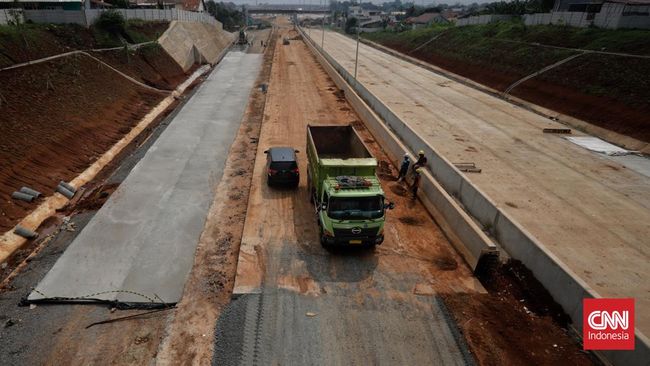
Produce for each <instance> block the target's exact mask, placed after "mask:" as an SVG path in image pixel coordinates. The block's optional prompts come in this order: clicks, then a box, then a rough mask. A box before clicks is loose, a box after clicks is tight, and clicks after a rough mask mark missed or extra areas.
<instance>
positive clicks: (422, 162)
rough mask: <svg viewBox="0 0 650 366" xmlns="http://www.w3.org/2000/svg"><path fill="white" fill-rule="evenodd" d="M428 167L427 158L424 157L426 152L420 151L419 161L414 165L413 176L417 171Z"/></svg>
mask: <svg viewBox="0 0 650 366" xmlns="http://www.w3.org/2000/svg"><path fill="white" fill-rule="evenodd" d="M426 165H427V157H426V156H424V151H422V150H420V151H418V160H417V161H416V162H415V164H413V174H415V170H416V169H418V168H423V167H425V166H426Z"/></svg>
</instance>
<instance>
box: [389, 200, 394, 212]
mask: <svg viewBox="0 0 650 366" xmlns="http://www.w3.org/2000/svg"><path fill="white" fill-rule="evenodd" d="M394 208H395V202H388V209H389V210H392V209H394Z"/></svg>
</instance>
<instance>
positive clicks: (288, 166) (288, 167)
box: [271, 161, 298, 170]
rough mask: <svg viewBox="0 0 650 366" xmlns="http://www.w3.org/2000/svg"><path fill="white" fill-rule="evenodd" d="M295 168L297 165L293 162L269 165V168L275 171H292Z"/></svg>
mask: <svg viewBox="0 0 650 366" xmlns="http://www.w3.org/2000/svg"><path fill="white" fill-rule="evenodd" d="M297 167H298V165H297V164H296V162H295V161H275V162H272V163H271V168H272V169H276V170H292V169H296V168H297Z"/></svg>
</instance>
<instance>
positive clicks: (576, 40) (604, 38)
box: [364, 21, 650, 55]
mask: <svg viewBox="0 0 650 366" xmlns="http://www.w3.org/2000/svg"><path fill="white" fill-rule="evenodd" d="M449 28H450V27H446V26H436V27H433V28H424V29H417V30H412V31H407V32H402V33H392V32H379V33H368V34H364V37H366V38H368V39H370V40H374V41H378V42H382V43H383V42H400V43H408V44H409V45H412V46H413V48H415V47H417V46H419V45H421V44H422V43H424V42H426V41H427V40H429V39H431V38H432V37H434V36H435V35H437V34H439V33H441V32H445V35H443V36H441V37H440V38H439V39H438V40H437V41H436V42H434V43H454V44H459V45H462V44H466V45H467V46H477V45H480V44H494V45H495V46H496V42H502V43H504V42H507V41H521V42H529V43H541V44H545V45H552V46H560V47H571V48H582V49H588V50H605V51H611V52H625V53H634V54H642V55H650V42H648V39H650V31H648V30H637V29H617V30H609V29H599V28H574V27H567V26H556V25H536V26H526V25H524V23H523V22H521V21H512V22H497V23H491V24H485V25H474V26H466V27H453V26H452V27H451V29H449Z"/></svg>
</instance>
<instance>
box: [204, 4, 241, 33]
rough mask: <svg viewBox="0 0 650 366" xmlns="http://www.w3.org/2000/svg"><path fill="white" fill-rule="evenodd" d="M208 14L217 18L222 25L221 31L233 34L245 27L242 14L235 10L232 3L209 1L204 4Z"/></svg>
mask: <svg viewBox="0 0 650 366" xmlns="http://www.w3.org/2000/svg"><path fill="white" fill-rule="evenodd" d="M205 7H206V10H207V12H208V13H210V15H212V16H213V17H215V18H217V20H218V21H220V22H221V24H223V29H225V30H227V31H230V32H233V31H236V30H238V29H240V28H241V27H243V26H245V25H246V17H245V16H244V13H243V12H241V11H239V10H237V8H236V7H235V6H234V4H232V3H224V2H215V1H214V0H209V1H206V2H205Z"/></svg>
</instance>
